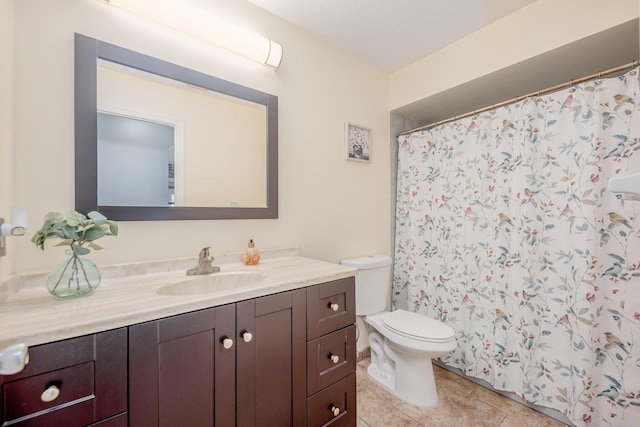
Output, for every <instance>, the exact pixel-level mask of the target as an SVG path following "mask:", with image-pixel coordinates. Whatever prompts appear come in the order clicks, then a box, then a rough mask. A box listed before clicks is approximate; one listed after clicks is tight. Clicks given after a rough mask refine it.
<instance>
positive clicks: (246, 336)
mask: <svg viewBox="0 0 640 427" xmlns="http://www.w3.org/2000/svg"><path fill="white" fill-rule="evenodd" d="M242 339H243V340H244V342H251V340H252V339H253V334H252V333H251V332H247V331H244V332H243V333H242Z"/></svg>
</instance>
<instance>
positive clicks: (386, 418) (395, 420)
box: [357, 390, 418, 427]
mask: <svg viewBox="0 0 640 427" xmlns="http://www.w3.org/2000/svg"><path fill="white" fill-rule="evenodd" d="M357 399H358V418H360V419H361V420H362V421H364V422H365V423H366V424H367V425H368V426H369V427H389V426H394V427H404V426H406V427H410V426H412V427H415V426H416V425H418V424H417V423H416V421H415V420H413V419H411V418H409V417H408V416H407V415H405V414H404V413H402V412H401V411H398V410H396V408H395V407H394V405H393V404H392V403H391V402H390V401H387V400H385V399H382V398H381V397H380V396H378V395H377V394H375V393H373V392H372V391H371V390H362V391H361V392H360V393H359V394H358V395H357Z"/></svg>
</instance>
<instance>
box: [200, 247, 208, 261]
mask: <svg viewBox="0 0 640 427" xmlns="http://www.w3.org/2000/svg"><path fill="white" fill-rule="evenodd" d="M209 249H211V246H207V247H206V248H202V250H201V251H200V255H198V258H200V259H205V258H207V257H208V256H209Z"/></svg>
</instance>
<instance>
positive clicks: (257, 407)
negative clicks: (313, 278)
mask: <svg viewBox="0 0 640 427" xmlns="http://www.w3.org/2000/svg"><path fill="white" fill-rule="evenodd" d="M305 305H306V292H305V290H304V289H298V290H294V291H290V292H283V293H280V294H275V295H269V296H266V297H261V298H257V299H255V300H248V301H242V302H239V303H237V337H236V338H237V341H238V345H237V349H236V352H237V372H236V375H237V387H238V388H237V405H238V409H237V411H238V412H237V420H238V423H237V425H238V426H242V427H244V426H258V425H259V426H264V427H270V426H277V427H285V426H300V425H305V424H306V404H305V395H306V385H305V383H306V381H305V377H306V356H305V346H306V342H305V341H306V340H305V336H306V309H305ZM248 334H251V335H248Z"/></svg>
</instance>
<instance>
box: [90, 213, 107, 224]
mask: <svg viewBox="0 0 640 427" xmlns="http://www.w3.org/2000/svg"><path fill="white" fill-rule="evenodd" d="M87 216H88V217H89V218H90V219H92V220H93V222H94V223H96V225H103V224H105V223H106V222H107V217H106V216H104V215H102V214H101V213H100V212H96V211H91V212H89V213H88V214H87Z"/></svg>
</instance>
